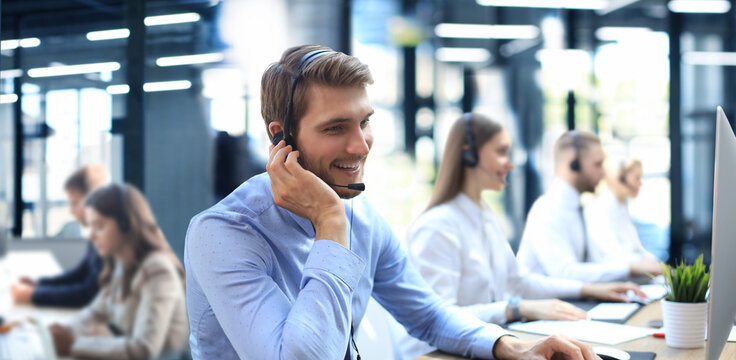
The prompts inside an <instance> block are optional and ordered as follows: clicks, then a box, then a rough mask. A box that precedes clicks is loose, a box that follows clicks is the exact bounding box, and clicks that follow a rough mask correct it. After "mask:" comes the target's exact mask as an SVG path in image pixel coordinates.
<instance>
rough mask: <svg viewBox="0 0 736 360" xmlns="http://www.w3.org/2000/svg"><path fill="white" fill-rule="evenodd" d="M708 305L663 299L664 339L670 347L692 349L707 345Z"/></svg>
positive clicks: (705, 303)
mask: <svg viewBox="0 0 736 360" xmlns="http://www.w3.org/2000/svg"><path fill="white" fill-rule="evenodd" d="M707 314H708V303H707V302H702V303H680V302H672V301H667V300H665V299H662V320H663V322H664V334H665V335H664V339H665V343H666V344H667V346H669V347H673V348H681V349H692V348H699V347H703V346H704V345H705V321H706V319H707Z"/></svg>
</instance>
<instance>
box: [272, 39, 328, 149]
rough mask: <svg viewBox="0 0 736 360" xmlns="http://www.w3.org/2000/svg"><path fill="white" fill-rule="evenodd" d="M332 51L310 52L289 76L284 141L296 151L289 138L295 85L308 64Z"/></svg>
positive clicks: (291, 139) (294, 144) (292, 141)
mask: <svg viewBox="0 0 736 360" xmlns="http://www.w3.org/2000/svg"><path fill="white" fill-rule="evenodd" d="M333 52H334V51H333V50H331V49H320V50H314V51H310V52H308V53H306V54H304V56H302V58H301V59H300V60H299V62H298V63H297V64H296V68H294V72H293V73H292V74H291V83H290V84H289V102H288V103H287V104H286V114H285V115H284V130H283V132H284V140H286V144H287V145H291V146H292V148H293V149H296V143H295V142H294V140H293V138H292V137H291V126H292V125H291V121H290V119H291V112H292V109H293V106H294V105H293V102H294V89H295V88H296V83H297V81H298V80H299V78H300V77H301V75H302V70H304V68H306V67H307V65H309V63H310V62H312V61H314V60H316V59H317V58H319V57H320V56H323V55H327V54H330V53H333Z"/></svg>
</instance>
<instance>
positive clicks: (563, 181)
mask: <svg viewBox="0 0 736 360" xmlns="http://www.w3.org/2000/svg"><path fill="white" fill-rule="evenodd" d="M604 159H605V154H604V153H603V147H602V146H601V141H600V139H599V138H598V136H596V135H595V134H593V133H590V132H587V131H578V130H572V131H568V132H565V133H564V134H562V136H560V137H559V138H558V139H557V141H556V142H555V147H554V162H555V179H554V180H553V182H552V184H551V185H550V187H549V189H547V192H545V193H544V195H542V196H541V197H540V198H538V199H537V200H536V201H535V202H534V205H532V208H531V210H530V211H529V214H528V215H527V219H526V225H525V227H524V233H523V235H522V238H521V244H520V245H519V252H518V258H519V261H521V263H522V264H524V265H525V266H527V267H528V268H529V270H530V271H532V272H535V273H539V274H543V275H548V276H555V277H560V278H565V279H575V280H581V281H590V282H598V281H615V280H623V279H628V278H630V277H637V276H642V275H646V274H654V275H659V273H660V270H659V264H658V263H657V262H656V261H653V260H652V259H642V260H638V261H632V262H629V261H627V260H626V259H609V260H607V261H598V262H595V261H593V259H592V258H591V256H590V248H591V246H590V245H589V244H590V240H589V239H588V236H587V231H586V228H588V227H589V226H590V225H587V224H586V223H585V219H584V217H583V207H582V205H581V203H580V195H581V194H582V193H585V192H593V191H594V190H595V188H596V186H598V183H599V182H600V181H601V179H603V177H604V176H605V171H604V169H603V161H604Z"/></svg>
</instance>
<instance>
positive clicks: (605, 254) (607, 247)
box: [585, 159, 657, 263]
mask: <svg viewBox="0 0 736 360" xmlns="http://www.w3.org/2000/svg"><path fill="white" fill-rule="evenodd" d="M609 164H610V165H609V166H608V171H606V180H605V184H604V186H602V187H601V190H600V191H599V193H598V195H597V196H596V197H595V198H593V199H592V200H591V201H590V202H589V203H588V204H587V205H586V206H585V222H586V224H587V225H588V226H587V230H588V238H589V241H590V243H589V244H590V247H589V256H590V260H591V261H595V262H600V261H610V260H619V261H623V260H625V261H627V262H630V263H631V262H637V261H641V260H644V259H648V261H657V259H656V257H655V256H654V255H653V254H652V253H650V252H649V251H647V250H646V249H644V246H642V244H641V241H640V239H639V234H638V233H637V231H636V227H635V226H634V223H633V222H632V221H631V216H630V215H629V210H628V208H627V207H626V205H627V201H628V199H634V198H636V197H637V196H638V195H639V189H641V177H642V174H643V167H642V163H641V161H640V160H638V159H630V160H629V161H610V162H609ZM614 164H615V165H614Z"/></svg>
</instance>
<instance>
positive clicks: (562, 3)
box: [476, 0, 608, 10]
mask: <svg viewBox="0 0 736 360" xmlns="http://www.w3.org/2000/svg"><path fill="white" fill-rule="evenodd" d="M476 2H477V3H478V4H479V5H483V6H502V7H532V8H554V9H582V10H602V9H605V8H606V7H607V6H608V1H606V0H476Z"/></svg>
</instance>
